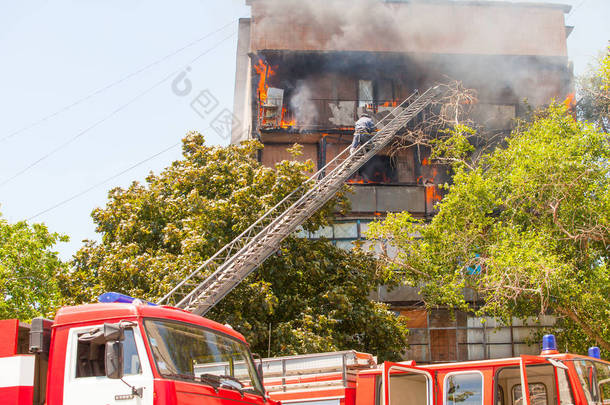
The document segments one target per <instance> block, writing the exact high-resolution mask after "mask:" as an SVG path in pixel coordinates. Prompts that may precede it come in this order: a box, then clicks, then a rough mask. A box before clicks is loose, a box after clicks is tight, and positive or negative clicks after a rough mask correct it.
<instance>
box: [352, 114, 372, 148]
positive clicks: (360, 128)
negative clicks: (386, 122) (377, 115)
mask: <svg viewBox="0 0 610 405" xmlns="http://www.w3.org/2000/svg"><path fill="white" fill-rule="evenodd" d="M373 132H375V123H374V122H373V120H372V119H371V116H370V114H369V113H367V112H364V113H362V114H361V115H360V119H359V120H358V121H356V125H355V130H354V140H353V141H352V146H351V148H350V153H354V152H355V151H356V149H358V147H360V145H363V144H365V143H367V142H368V141H369V140H370V139H371V138H372V137H373Z"/></svg>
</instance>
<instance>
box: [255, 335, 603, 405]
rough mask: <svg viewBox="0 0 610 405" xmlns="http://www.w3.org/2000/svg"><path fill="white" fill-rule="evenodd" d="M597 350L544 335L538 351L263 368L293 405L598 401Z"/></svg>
mask: <svg viewBox="0 0 610 405" xmlns="http://www.w3.org/2000/svg"><path fill="white" fill-rule="evenodd" d="M599 354H600V351H599V348H597V347H594V348H591V349H589V353H588V356H581V355H574V354H560V353H559V352H558V351H557V346H556V343H555V337H554V336H553V335H546V336H545V337H544V338H543V350H542V352H541V354H540V355H538V356H531V355H523V356H520V357H515V358H506V359H494V360H481V361H468V362H461V363H445V364H433V365H417V364H415V362H413V361H405V362H399V363H392V362H384V363H383V364H380V365H378V364H377V362H376V359H375V358H374V357H373V356H371V355H370V354H365V353H357V352H353V351H348V352H336V353H321V354H314V355H304V356H290V357H282V358H270V359H264V360H263V369H264V375H265V387H266V390H267V391H268V392H269V395H270V397H271V398H273V399H276V400H280V401H281V402H282V404H291V405H383V404H389V405H524V404H528V405H530V404H531V405H591V404H600V405H601V404H608V403H610V363H609V362H606V361H603V360H601V359H600V358H599V357H600V356H599ZM523 387H527V389H523Z"/></svg>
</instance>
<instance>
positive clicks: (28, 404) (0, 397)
mask: <svg viewBox="0 0 610 405" xmlns="http://www.w3.org/2000/svg"><path fill="white" fill-rule="evenodd" d="M33 401H34V387H7V388H0V405H32V402H33Z"/></svg>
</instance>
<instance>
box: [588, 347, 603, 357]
mask: <svg viewBox="0 0 610 405" xmlns="http://www.w3.org/2000/svg"><path fill="white" fill-rule="evenodd" d="M589 357H594V358H596V359H601V358H602V356H601V353H600V351H599V347H597V346H592V347H589Z"/></svg>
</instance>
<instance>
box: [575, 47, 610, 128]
mask: <svg viewBox="0 0 610 405" xmlns="http://www.w3.org/2000/svg"><path fill="white" fill-rule="evenodd" d="M578 92H579V93H580V96H581V98H580V100H579V101H578V105H577V112H578V116H579V118H580V119H582V120H587V121H590V122H593V123H595V124H596V125H597V126H598V127H599V128H600V129H602V130H603V131H605V132H607V133H608V132H610V47H609V48H608V50H607V52H606V55H605V56H604V57H601V58H599V60H598V61H597V63H596V64H595V65H594V66H592V68H591V69H590V71H589V72H588V73H586V74H585V75H583V76H582V77H581V78H579V80H578Z"/></svg>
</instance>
